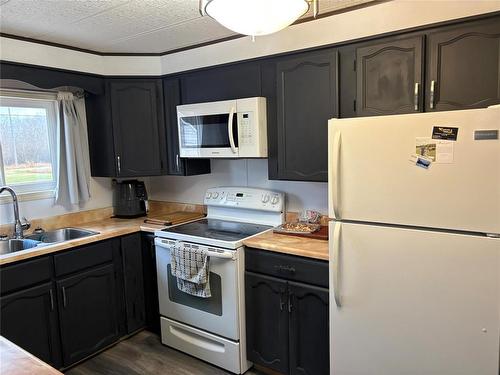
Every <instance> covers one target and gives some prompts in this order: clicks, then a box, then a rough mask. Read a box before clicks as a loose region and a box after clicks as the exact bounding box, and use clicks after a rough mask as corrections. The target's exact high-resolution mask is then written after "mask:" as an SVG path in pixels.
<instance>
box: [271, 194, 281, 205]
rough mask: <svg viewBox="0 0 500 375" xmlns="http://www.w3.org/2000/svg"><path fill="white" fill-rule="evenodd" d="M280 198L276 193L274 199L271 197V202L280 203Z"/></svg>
mask: <svg viewBox="0 0 500 375" xmlns="http://www.w3.org/2000/svg"><path fill="white" fill-rule="evenodd" d="M279 200H280V198H279V197H278V196H277V195H274V196H273V199H271V204H276V203H278V201H279Z"/></svg>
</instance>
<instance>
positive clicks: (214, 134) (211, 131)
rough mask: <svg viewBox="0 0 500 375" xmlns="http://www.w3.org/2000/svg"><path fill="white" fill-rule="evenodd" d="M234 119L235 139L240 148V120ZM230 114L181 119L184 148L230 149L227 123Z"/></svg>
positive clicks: (235, 116) (180, 125) (180, 126)
mask: <svg viewBox="0 0 500 375" xmlns="http://www.w3.org/2000/svg"><path fill="white" fill-rule="evenodd" d="M237 117H238V116H237V114H236V113H235V114H234V117H233V138H234V143H235V145H236V147H238V120H237ZM228 121H229V114H228V113H224V114H220V115H204V116H191V117H181V118H180V124H179V131H180V135H181V147H183V148H214V147H220V148H224V147H230V144H229V133H228V131H227V123H228Z"/></svg>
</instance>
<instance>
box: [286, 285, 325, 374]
mask: <svg viewBox="0 0 500 375" xmlns="http://www.w3.org/2000/svg"><path fill="white" fill-rule="evenodd" d="M288 292H289V301H290V320H289V322H290V324H289V346H290V374H294V375H296V374H297V375H299V374H300V375H306V374H308V375H313V374H314V375H315V374H318V375H320V374H325V375H327V374H328V372H329V365H330V361H329V356H330V350H329V329H328V327H329V324H328V322H329V317H328V311H329V310H328V289H325V288H319V287H315V286H312V285H306V284H299V283H294V282H289V283H288Z"/></svg>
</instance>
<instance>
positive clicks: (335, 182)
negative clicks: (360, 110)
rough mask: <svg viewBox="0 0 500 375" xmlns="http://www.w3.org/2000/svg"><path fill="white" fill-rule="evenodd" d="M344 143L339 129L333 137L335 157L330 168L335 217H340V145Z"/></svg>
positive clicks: (333, 153)
mask: <svg viewBox="0 0 500 375" xmlns="http://www.w3.org/2000/svg"><path fill="white" fill-rule="evenodd" d="M341 143H342V136H341V133H340V131H337V132H336V133H335V135H334V137H333V151H332V155H333V157H334V158H335V159H334V160H331V161H332V162H333V163H332V164H333V168H332V167H331V168H330V171H331V176H329V180H330V181H331V183H332V186H331V187H330V194H331V201H332V210H333V217H334V219H340V214H339V204H340V198H339V185H340V147H341Z"/></svg>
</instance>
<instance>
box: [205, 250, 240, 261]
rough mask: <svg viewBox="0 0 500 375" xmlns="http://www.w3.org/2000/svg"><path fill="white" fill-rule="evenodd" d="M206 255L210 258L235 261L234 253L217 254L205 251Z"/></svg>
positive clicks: (216, 252)
mask: <svg viewBox="0 0 500 375" xmlns="http://www.w3.org/2000/svg"><path fill="white" fill-rule="evenodd" d="M207 255H208V256H209V257H212V258H221V259H232V260H234V259H235V255H236V251H223V252H220V253H219V252H218V251H210V250H208V251H207Z"/></svg>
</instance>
